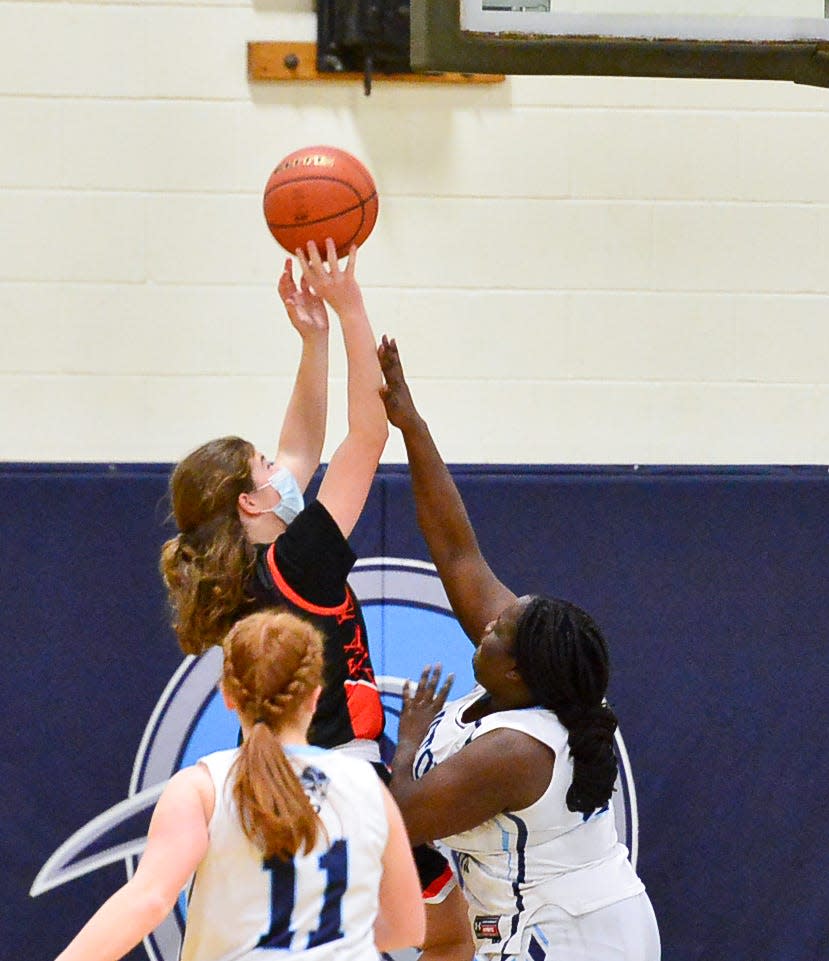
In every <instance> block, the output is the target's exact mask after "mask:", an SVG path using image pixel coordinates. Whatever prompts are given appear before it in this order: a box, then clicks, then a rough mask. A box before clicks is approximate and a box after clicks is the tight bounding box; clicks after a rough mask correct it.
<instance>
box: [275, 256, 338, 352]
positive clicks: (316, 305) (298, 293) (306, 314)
mask: <svg viewBox="0 0 829 961" xmlns="http://www.w3.org/2000/svg"><path fill="white" fill-rule="evenodd" d="M292 265H293V261H292V260H291V258H290V257H288V258H287V259H286V260H285V267H284V269H283V271H282V276H281V277H280V278H279V284H278V285H277V290H278V291H279V296H280V297H281V298H282V303H283V304H284V305H285V310H286V311H287V312H288V318H289V319H290V321H291V324H292V325H293V327H294V329H295V330H296V332H297V333H298V334H299V336H300V337H301V338H302V339H303V340H306V339H308V338H313V337H317V336H320V337H324V336H326V335H327V334H328V311H327V310H326V309H325V301H324V300H323V299H322V298H321V297H318V296H317V295H316V294H315V293H314V292H313V291H312V290H311V288H310V286H309V284H308V280H307V278H306V277H304V276H303V277H302V278H301V279H300V283H299V287H297V285H296V283H295V282H294V273H293V266H292Z"/></svg>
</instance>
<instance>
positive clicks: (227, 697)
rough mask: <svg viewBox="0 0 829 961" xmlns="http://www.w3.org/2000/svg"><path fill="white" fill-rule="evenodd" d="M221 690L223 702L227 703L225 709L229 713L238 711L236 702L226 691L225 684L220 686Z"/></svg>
mask: <svg viewBox="0 0 829 961" xmlns="http://www.w3.org/2000/svg"><path fill="white" fill-rule="evenodd" d="M219 690H220V691H221V692H222V700H223V701H224V702H225V707H226V708H227V709H228V711H235V710H236V702H235V701H234V700H233V698H232V697H231V696H230V695H229V694H228V693H227V691H226V690H225V686H224V684H220V685H219Z"/></svg>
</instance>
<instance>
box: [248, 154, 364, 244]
mask: <svg viewBox="0 0 829 961" xmlns="http://www.w3.org/2000/svg"><path fill="white" fill-rule="evenodd" d="M263 206H264V210H265V220H266V221H267V224H268V229H269V230H270V232H271V233H272V234H273V236H274V237H275V238H276V241H277V243H279V244H280V245H281V246H282V247H284V248H285V250H287V251H288V252H289V253H292V254H293V253H295V252H296V250H297V248H298V247H301V248H302V250H303V251H305V247H306V244H307V243H308V241H309V240H313V241H314V243H315V244H316V245H317V247H318V248H319V250H320V253H321V254H322V256H323V258H324V257H325V238H326V237H331V238H332V239H333V241H334V245H335V246H336V248H337V256H338V257H343V256H344V255H345V254H347V253H348V249H349V247H350V246H351V245H352V244H356V245H357V246H358V247H359V246H360V244H362V243H363V242H364V241H365V240H366V238H367V237H368V235H369V234H370V233H371V231H372V230H373V228H374V224H375V222H376V220H377V209H378V199H377V188H376V187H375V185H374V179H373V178H372V176H371V174H370V173H369V172H368V170H366V168H365V167H364V166H363V164H361V163H360V161H359V160H358V159H357V158H356V157H354V156H352V155H351V154H350V153H346V151H345V150H339V149H338V148H337V147H324V146H317V147H303V148H302V149H301V150H295V151H294V152H293V153H290V154H288V156H287V157H285V158H284V159H283V160H281V161H280V162H279V163H278V164H277V166H276V169H275V170H274V172H273V173H272V174H271V175H270V177H269V179H268V183H267V185H266V187H265V197H264V202H263Z"/></svg>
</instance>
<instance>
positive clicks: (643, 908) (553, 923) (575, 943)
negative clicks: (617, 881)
mask: <svg viewBox="0 0 829 961" xmlns="http://www.w3.org/2000/svg"><path fill="white" fill-rule="evenodd" d="M545 914H546V915H547V918H546V919H545V921H544V923H543V924H536V925H533V927H531V928H530V932H531V933H530V941H529V946H528V949H527V952H526V954H523V955H508V959H509V961H659V959H660V958H661V956H662V954H661V946H660V943H659V928H658V927H657V924H656V916H655V915H654V913H653V907H652V906H651V902H650V898H649V897H648V895H647V894H646V893H645V892H644V891H643V892H642V893H641V894H637V895H636V896H635V897H632V898H626V899H625V900H624V901H617V902H616V903H615V904H609V905H608V906H607V907H605V908H599V909H598V910H596V911H590V912H589V913H588V914H582V915H580V916H578V917H576V916H573V915H572V914H568V913H567V912H566V911H565V910H564V909H563V908H554V907H549V908H547V910H546V911H545ZM491 957H492V956H487V955H477V956H476V959H475V961H491ZM497 957H499V958H500V955H497Z"/></svg>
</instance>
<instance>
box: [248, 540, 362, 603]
mask: <svg viewBox="0 0 829 961" xmlns="http://www.w3.org/2000/svg"><path fill="white" fill-rule="evenodd" d="M265 556H266V558H267V561H268V570H269V571H270V572H271V577H272V578H273V580H274V584H276V586H277V588H278V589H279V591H280V593H281V594H283V595H284V597H286V598H287V599H288V600H289V601H290V602H291V603H292V604H296V606H297V607H299V608H301V609H302V610H303V611H308V613H309V614H319V615H321V616H322V617H337V616H343V615H345V614H347V613H348V607H349V597H348V591H347V590H346V594H345V600H344V601H343V602H342V604H337V605H336V607H321V606H320V605H319V604H313V603H311V601H306V600H305V598H304V597H302V596H301V595H299V594H297V592H296V591H295V590H294V589H293V588H292V587H291V586H290V585H289V584H288V582H287V581H286V580H285V578H284V577H283V576H282V574H281V573H280V571H279V568H278V567H277V566H276V542H275V541H274V543H273V544H271V546H270V547H269V548H268V553H267V554H266V555H265Z"/></svg>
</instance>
